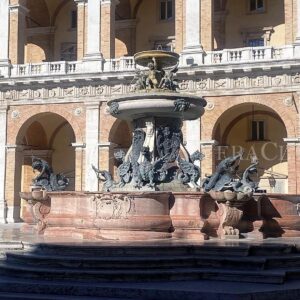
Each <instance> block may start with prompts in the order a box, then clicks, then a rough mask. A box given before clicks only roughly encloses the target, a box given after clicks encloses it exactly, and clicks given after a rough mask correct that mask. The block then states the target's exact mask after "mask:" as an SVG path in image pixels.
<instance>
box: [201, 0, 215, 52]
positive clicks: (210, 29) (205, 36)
mask: <svg viewBox="0 0 300 300" xmlns="http://www.w3.org/2000/svg"><path fill="white" fill-rule="evenodd" d="M213 2H214V1H213V0H201V16H200V20H201V22H200V31H201V33H200V37H201V45H202V46H203V49H204V51H212V50H213V49H214V19H213V14H214V5H213Z"/></svg>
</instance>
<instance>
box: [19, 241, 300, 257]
mask: <svg viewBox="0 0 300 300" xmlns="http://www.w3.org/2000/svg"><path fill="white" fill-rule="evenodd" d="M145 244H146V243H144V245H132V246H128V245H122V244H121V245H114V246H109V245H108V246H107V245H106V246H99V245H85V244H84V245H76V244H75V245H74V244H72V245H68V244H67V245H66V244H25V245H24V248H25V249H27V250H28V251H31V252H35V253H43V254H45V255H46V254H49V255H50V254H54V255H60V256H77V255H80V256H98V257H99V256H109V257H114V256H117V257H120V256H134V257H136V256H148V255H153V256H154V255H162V256H163V255H207V256H209V255H211V256H216V255H221V256H224V257H237V256H238V257H244V256H263V255H288V254H292V253H300V250H299V249H297V247H296V246H294V245H284V244H268V245H264V244H261V245H259V244H258V245H252V244H247V243H238V242H236V243H235V242H232V243H224V244H221V245H220V244H218V243H216V244H202V245H176V244H174V245H173V244H170V245H166V246H164V245H159V244H158V245H153V242H152V243H151V244H149V245H147V244H146V245H145Z"/></svg>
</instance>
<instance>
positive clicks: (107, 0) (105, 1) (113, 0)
mask: <svg viewBox="0 0 300 300" xmlns="http://www.w3.org/2000/svg"><path fill="white" fill-rule="evenodd" d="M119 3H120V1H119V0H101V5H118V4H119Z"/></svg>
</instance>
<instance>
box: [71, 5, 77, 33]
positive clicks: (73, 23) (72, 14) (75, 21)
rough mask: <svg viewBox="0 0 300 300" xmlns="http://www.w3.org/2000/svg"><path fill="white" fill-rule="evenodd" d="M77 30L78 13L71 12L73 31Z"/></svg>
mask: <svg viewBox="0 0 300 300" xmlns="http://www.w3.org/2000/svg"><path fill="white" fill-rule="evenodd" d="M76 28H77V11H76V10H72V11H71V29H76Z"/></svg>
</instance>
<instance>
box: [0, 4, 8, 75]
mask: <svg viewBox="0 0 300 300" xmlns="http://www.w3.org/2000/svg"><path fill="white" fill-rule="evenodd" d="M0 45H1V47H0V77H1V76H5V77H7V76H9V58H8V46H9V0H1V1H0Z"/></svg>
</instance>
